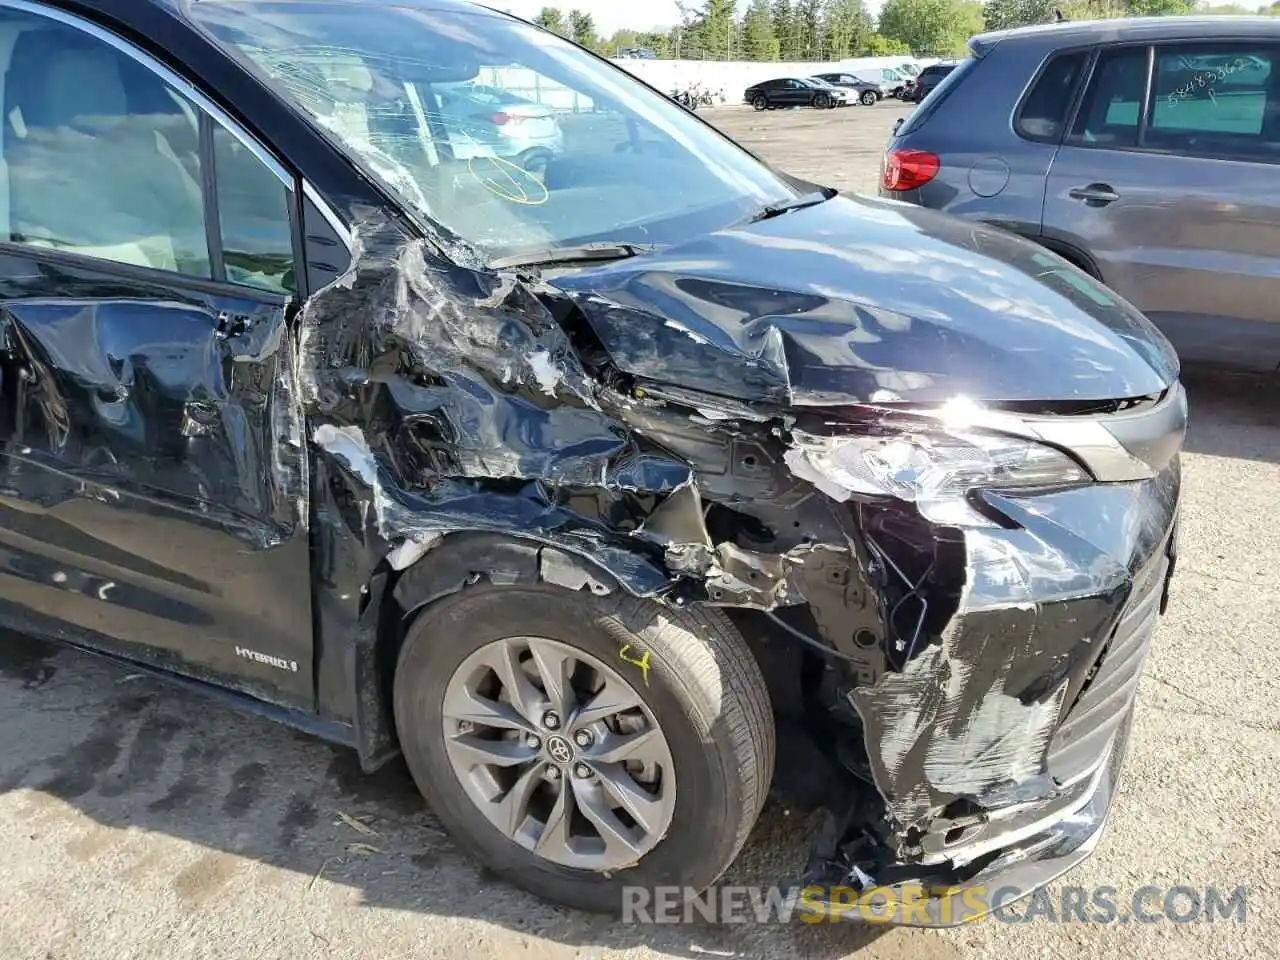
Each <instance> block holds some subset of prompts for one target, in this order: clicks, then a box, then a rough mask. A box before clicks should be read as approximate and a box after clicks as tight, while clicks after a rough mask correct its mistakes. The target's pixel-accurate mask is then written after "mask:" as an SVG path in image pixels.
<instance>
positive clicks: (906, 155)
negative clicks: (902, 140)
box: [880, 148, 939, 191]
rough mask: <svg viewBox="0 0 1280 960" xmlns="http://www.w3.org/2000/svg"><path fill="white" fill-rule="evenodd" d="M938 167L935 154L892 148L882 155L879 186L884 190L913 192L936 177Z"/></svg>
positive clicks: (925, 151)
mask: <svg viewBox="0 0 1280 960" xmlns="http://www.w3.org/2000/svg"><path fill="white" fill-rule="evenodd" d="M938 165H939V160H938V155H937V154H936V153H930V152H929V151H927V150H906V149H903V148H894V149H893V150H890V151H889V152H888V153H886V154H885V155H884V163H883V164H881V166H880V186H882V187H884V189H886V190H895V191H897V190H914V189H915V188H916V187H922V186H924V185H925V184H926V183H928V182H929V181H930V180H932V179H933V178H934V177H935V176H937V173H938Z"/></svg>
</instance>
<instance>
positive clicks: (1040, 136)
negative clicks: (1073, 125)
mask: <svg viewBox="0 0 1280 960" xmlns="http://www.w3.org/2000/svg"><path fill="white" fill-rule="evenodd" d="M1088 62H1089V53H1088V51H1086V50H1076V51H1073V52H1071V53H1059V54H1055V55H1054V56H1053V57H1052V58H1050V60H1049V62H1048V63H1046V64H1045V66H1044V69H1043V70H1041V71H1040V76H1039V77H1038V78H1037V79H1036V82H1035V83H1034V84H1033V85H1032V87H1031V90H1030V91H1028V93H1027V96H1026V98H1025V99H1024V100H1023V101H1022V106H1021V107H1020V108H1019V109H1018V113H1017V117H1016V118H1015V120H1014V127H1015V129H1016V130H1017V131H1018V133H1020V134H1021V135H1022V136H1024V137H1026V138H1027V139H1028V140H1043V141H1048V142H1052V143H1057V142H1058V141H1059V140H1061V139H1062V127H1063V124H1065V123H1066V120H1067V113H1068V111H1069V110H1070V109H1071V99H1072V97H1073V96H1074V95H1075V91H1076V87H1077V85H1078V84H1079V82H1080V76H1081V74H1082V73H1083V72H1084V69H1085V66H1086V65H1087V64H1088Z"/></svg>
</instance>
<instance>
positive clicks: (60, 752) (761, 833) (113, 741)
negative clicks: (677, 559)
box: [0, 634, 886, 960]
mask: <svg viewBox="0 0 1280 960" xmlns="http://www.w3.org/2000/svg"><path fill="white" fill-rule="evenodd" d="M0 724H2V725H3V728H4V730H5V736H4V737H3V738H0V794H4V793H8V792H10V791H13V790H18V789H22V790H26V791H30V793H28V794H26V799H27V800H28V801H29V802H30V803H31V804H34V805H38V806H45V807H53V806H55V805H56V804H57V801H62V802H65V803H66V804H69V805H71V806H72V807H73V808H74V809H75V810H76V811H79V812H80V813H82V814H84V815H85V816H87V817H89V818H91V819H92V820H93V821H95V822H96V823H98V824H101V825H104V826H107V827H113V828H125V827H132V828H135V829H140V830H144V831H148V832H152V833H156V834H161V835H168V836H171V837H177V838H180V839H183V840H186V841H190V842H191V843H194V844H197V845H199V846H201V847H203V848H205V849H206V850H207V851H208V854H207V855H206V856H204V857H202V858H200V860H201V861H208V860H209V859H210V857H212V858H215V859H217V862H218V864H219V865H220V866H221V867H223V868H222V869H213V868H211V867H210V864H209V863H208V862H205V863H203V865H202V863H201V862H200V861H197V863H196V864H194V865H192V866H190V867H188V868H186V869H184V870H181V871H178V872H176V873H175V874H174V875H173V876H164V877H162V878H160V881H161V882H163V883H164V884H165V885H167V886H168V887H169V888H170V889H171V890H172V891H173V893H174V895H176V896H177V897H179V898H180V899H183V900H185V901H186V902H187V903H189V904H190V905H191V906H192V908H194V909H199V905H200V904H202V903H211V902H214V901H215V900H216V899H218V898H220V895H223V894H225V895H226V896H231V895H234V892H235V886H234V883H235V880H234V877H235V875H236V869H235V866H234V865H235V863H236V862H237V861H235V859H234V858H236V857H244V858H249V859H251V860H255V861H259V862H261V863H264V864H269V865H271V866H274V867H278V868H282V869H284V870H287V871H292V872H293V873H294V874H295V875H296V876H295V882H296V889H295V890H294V891H291V892H289V893H288V894H287V895H289V896H291V897H299V896H305V895H307V894H308V891H309V890H310V889H311V885H312V883H313V879H314V878H316V877H317V876H318V875H319V876H322V877H323V879H324V880H325V881H326V882H329V883H338V884H342V885H345V886H347V887H350V888H353V889H356V890H358V891H359V892H360V894H361V905H363V906H376V907H386V908H392V909H396V910H405V911H414V912H417V913H420V914H421V915H422V916H423V920H424V922H429V918H430V917H432V916H462V917H473V918H477V919H482V920H484V921H486V922H488V923H494V924H498V925H500V926H503V927H506V928H507V929H509V930H511V931H513V932H517V933H519V934H523V935H524V936H527V937H531V938H532V937H538V938H544V939H545V940H547V941H550V942H555V943H561V944H572V945H575V946H591V947H607V948H611V949H616V950H626V949H630V948H639V947H648V948H650V949H653V950H660V951H665V952H668V953H671V954H674V955H677V956H688V957H691V958H692V957H696V958H698V960H706V958H707V957H716V956H733V957H751V956H760V957H778V956H794V957H806V958H814V960H834V958H837V957H845V956H847V955H849V954H850V953H854V952H856V951H858V950H860V949H861V948H863V947H865V946H866V945H867V944H869V943H871V942H872V941H874V940H875V939H877V938H878V937H879V936H880V935H881V934H883V933H884V932H886V931H885V929H884V928H882V927H870V926H855V925H852V924H844V925H833V924H828V923H822V924H806V923H803V922H801V921H799V920H798V919H793V920H792V922H791V923H790V924H787V925H783V924H779V923H777V922H773V923H771V924H769V925H768V926H766V927H761V926H759V925H757V924H755V923H734V924H719V925H712V924H709V923H707V922H705V921H695V922H693V923H690V924H683V923H682V924H675V925H628V924H623V923H620V922H619V921H617V920H614V919H611V918H608V917H601V916H594V915H588V914H582V913H577V912H575V911H570V910H563V909H560V908H557V907H553V906H550V905H548V904H546V903H544V902H542V901H540V900H538V899H536V898H535V897H532V896H529V895H527V894H524V893H521V892H520V891H518V890H515V889H513V888H511V887H509V886H507V885H506V884H504V883H503V882H502V881H501V879H500V878H499V877H497V876H495V875H493V874H491V873H490V872H488V871H486V870H483V869H481V868H480V867H479V866H477V865H476V863H475V862H474V861H472V860H471V859H470V858H468V857H467V856H466V855H465V854H464V853H462V851H460V850H459V849H458V848H457V847H456V846H454V844H453V843H452V842H451V841H450V840H449V838H448V837H447V836H445V834H444V833H443V832H442V831H441V829H440V828H439V826H438V824H437V823H436V821H435V819H434V817H433V816H432V815H431V814H430V813H429V812H428V811H427V810H426V809H425V807H424V804H423V801H422V800H421V798H420V796H419V794H418V792H417V790H416V788H415V787H414V785H413V782H412V780H411V779H410V777H409V774H408V771H407V769H406V768H405V766H404V765H403V763H400V762H396V763H393V764H391V765H389V766H388V767H386V768H384V769H383V770H381V771H379V772H378V773H376V774H374V775H373V776H366V775H365V774H363V773H362V772H361V770H360V767H359V763H358V761H357V760H356V756H355V754H354V753H353V752H351V751H348V750H346V749H341V748H335V747H331V746H329V745H327V744H325V743H323V742H321V741H318V740H315V739H312V738H310V737H307V736H305V735H302V734H299V733H295V732H293V731H291V730H288V729H286V728H284V727H280V726H278V725H276V724H273V723H271V722H269V721H267V720H263V719H259V718H256V717H249V716H244V715H241V714H238V713H235V712H234V711H232V710H230V709H228V708H226V707H223V706H221V705H219V704H213V703H209V702H206V701H204V700H202V699H200V698H199V697H198V696H196V695H194V694H190V693H188V692H186V691H183V690H179V689H177V688H174V687H170V686H168V685H167V684H165V683H163V681H159V680H156V679H153V678H151V677H143V676H139V675H136V674H131V673H129V672H128V671H127V669H125V668H122V667H119V666H117V665H116V664H114V663H111V662H107V661H103V660H100V659H99V658H96V657H93V656H90V655H87V654H82V653H79V652H76V651H72V650H64V649H60V648H56V647H52V646H49V645H46V644H44V643H43V642H40V641H34V640H30V639H27V638H24V637H20V636H15V635H13V634H0ZM816 829H817V823H816V821H806V820H805V819H804V818H800V817H790V816H786V815H785V813H784V811H782V810H780V809H778V808H777V807H776V806H775V805H772V804H771V805H770V806H769V807H767V808H766V810H765V813H764V815H763V816H762V817H761V820H760V823H759V824H758V825H757V827H756V829H755V831H754V833H753V834H752V838H751V840H750V841H749V843H748V845H747V847H746V849H745V850H744V851H743V853H742V855H741V856H740V858H739V860H738V862H737V863H736V864H735V866H734V867H733V869H732V871H731V873H730V875H729V876H727V877H726V878H725V879H724V881H723V882H724V883H725V884H751V885H756V884H759V885H769V884H772V883H778V882H786V881H788V880H789V879H790V878H791V876H793V875H794V874H795V873H797V872H798V870H799V868H800V866H801V865H802V864H803V861H804V857H805V855H806V853H807V851H808V847H809V843H810V839H811V836H812V833H813V831H814V830H816ZM69 849H70V848H69ZM224 857H225V858H226V859H225V860H223V859H222V858H224ZM120 870H121V877H120V883H121V890H122V895H123V896H128V895H129V884H130V882H131V879H130V877H131V875H132V874H133V873H134V870H133V869H131V868H130V867H129V865H128V864H122V865H121V867H120ZM138 895H139V896H143V895H154V894H151V893H143V892H142V891H139V892H138ZM246 922H252V918H251V917H246ZM368 946H369V948H370V950H373V951H375V952H376V945H372V944H371V945H368ZM530 953H531V955H533V954H534V951H532V950H531V951H530Z"/></svg>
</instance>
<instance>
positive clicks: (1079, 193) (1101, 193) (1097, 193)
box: [1067, 183, 1120, 207]
mask: <svg viewBox="0 0 1280 960" xmlns="http://www.w3.org/2000/svg"><path fill="white" fill-rule="evenodd" d="M1067 196H1069V197H1070V198H1071V199H1072V200H1083V201H1084V202H1085V203H1087V204H1089V206H1091V207H1105V206H1106V205H1107V204H1108V203H1113V202H1115V201H1116V200H1119V199H1120V194H1118V193H1116V192H1115V191H1114V190H1112V189H1111V187H1110V186H1109V185H1108V184H1105V183H1091V184H1089V185H1088V186H1087V187H1076V188H1075V189H1074V190H1072V191H1071V192H1070V193H1068V194H1067Z"/></svg>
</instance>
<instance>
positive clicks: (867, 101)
mask: <svg viewBox="0 0 1280 960" xmlns="http://www.w3.org/2000/svg"><path fill="white" fill-rule="evenodd" d="M858 99H859V100H861V101H862V105H863V106H864V107H874V106H875V105H876V93H875V91H874V90H863V91H862V96H861V97H859V98H858Z"/></svg>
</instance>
